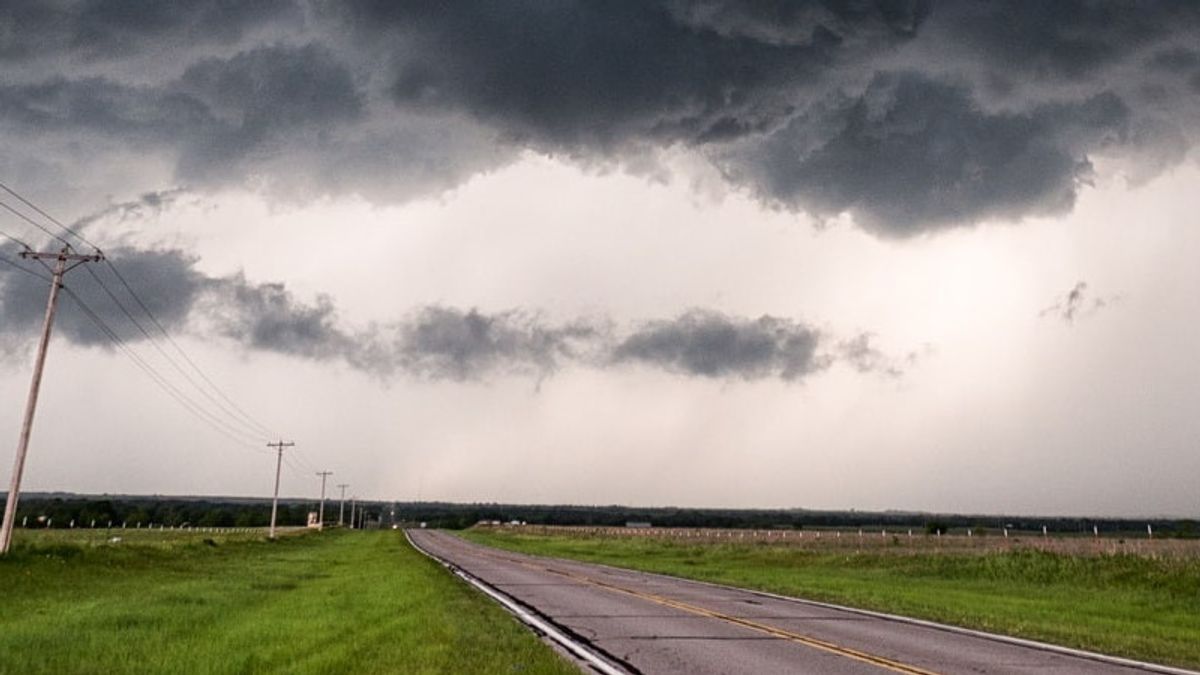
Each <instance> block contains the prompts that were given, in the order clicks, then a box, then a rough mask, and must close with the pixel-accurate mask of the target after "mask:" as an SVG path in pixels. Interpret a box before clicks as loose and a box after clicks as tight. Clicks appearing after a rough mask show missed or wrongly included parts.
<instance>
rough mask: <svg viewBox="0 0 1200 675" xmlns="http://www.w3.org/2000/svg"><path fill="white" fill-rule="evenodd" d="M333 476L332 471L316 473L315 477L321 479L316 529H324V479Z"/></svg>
mask: <svg viewBox="0 0 1200 675" xmlns="http://www.w3.org/2000/svg"><path fill="white" fill-rule="evenodd" d="M332 474H333V472H332V471H318V472H317V475H318V476H320V477H321V508H320V509H319V511H318V515H317V527H319V528H320V529H322V530H323V529H325V479H326V478H328V477H329V476H331V475H332Z"/></svg>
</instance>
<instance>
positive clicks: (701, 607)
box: [409, 530, 1186, 675]
mask: <svg viewBox="0 0 1200 675" xmlns="http://www.w3.org/2000/svg"><path fill="white" fill-rule="evenodd" d="M409 536H410V537H411V539H412V541H413V543H415V544H416V545H417V546H418V547H419V548H421V549H423V550H425V551H426V552H427V553H429V554H431V555H433V556H434V557H436V558H438V559H440V560H442V561H444V562H447V563H449V564H451V565H453V566H455V567H457V568H459V569H461V570H463V571H465V572H466V573H468V574H469V575H471V576H474V577H475V578H477V579H478V580H480V581H482V582H484V583H485V584H486V585H489V586H491V587H492V588H494V589H496V590H498V591H500V592H501V593H502V594H504V595H507V596H508V597H509V598H511V599H513V600H515V601H516V602H517V603H518V604H520V605H522V606H524V608H526V609H527V610H530V611H532V612H533V613H535V614H537V615H539V616H540V618H542V619H544V620H546V621H548V622H549V623H550V624H552V625H553V626H557V627H558V628H560V629H563V630H564V632H567V633H569V634H571V635H572V636H574V637H575V638H577V639H579V640H581V641H583V642H584V643H586V644H587V645H589V646H590V647H591V648H592V649H593V650H594V651H597V652H599V653H600V654H601V655H603V656H605V657H606V658H607V659H608V660H609V661H610V662H611V663H613V664H614V665H616V666H617V667H618V668H620V669H623V670H625V671H627V672H630V673H644V674H646V675H652V674H659V673H664V674H665V673H686V674H687V675H705V674H708V673H714V674H715V673H754V674H755V675H769V674H771V673H823V674H824V673H828V674H831V675H841V674H850V673H855V674H857V673H869V674H872V675H876V674H879V673H889V672H892V673H897V672H899V673H910V674H913V675H917V674H922V675H928V674H929V673H946V674H951V673H1038V674H1042V675H1065V674H1067V673H1095V674H1098V675H1115V674H1117V673H1123V674H1126V675H1135V674H1141V675H1144V674H1145V673H1146V672H1147V670H1145V669H1142V668H1139V667H1136V666H1132V665H1124V664H1113V663H1105V662H1102V661H1098V660H1094V659H1090V658H1087V657H1084V656H1074V655H1068V654H1062V653H1055V652H1051V651H1046V650H1044V649H1038V648H1034V647H1029V646H1021V645H1015V644H1009V643H1005V642H1001V641H998V640H994V639H989V638H986V637H980V636H973V635H964V634H961V633H956V632H952V631H947V630H942V629H938V628H935V627H929V626H920V625H914V624H911V623H906V622H903V621H896V620H890V619H887V618H881V617H875V616H868V615H864V614H860V613H856V612H852V611H847V610H843V609H836V608H829V607H822V606H816V605H811V604H807V603H804V602H797V601H794V600H788V599H783V598H770V597H766V596H764V595H761V594H756V593H752V592H750V591H742V590H737V589H731V588H723V587H718V586H712V585H709V584H702V583H698V582H692V581H684V580H680V579H673V578H667V577H662V576H657V575H650V574H643V573H640V572H634V571H629V570H620V569H616V568H611V567H605V566H600V565H590V564H587V563H580V562H574V561H567V560H560V559H555V558H542V557H536V556H528V555H522V554H519V553H511V552H508V551H501V550H499V549H494V548H489V547H486V546H480V545H478V544H474V543H471V542H468V541H465V540H463V539H460V538H459V537H456V536H453V535H451V534H448V533H445V532H439V531H435V530H411V531H410V532H409ZM1162 672H1170V671H1169V670H1164V671H1162ZM1175 672H1186V671H1175Z"/></svg>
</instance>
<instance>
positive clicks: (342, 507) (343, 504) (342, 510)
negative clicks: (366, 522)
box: [338, 483, 350, 527]
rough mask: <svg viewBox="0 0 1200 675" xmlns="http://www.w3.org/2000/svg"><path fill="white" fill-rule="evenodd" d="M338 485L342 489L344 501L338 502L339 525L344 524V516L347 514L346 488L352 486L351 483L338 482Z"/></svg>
mask: <svg viewBox="0 0 1200 675" xmlns="http://www.w3.org/2000/svg"><path fill="white" fill-rule="evenodd" d="M338 487H339V488H341V489H342V501H341V503H340V504H338V527H341V526H342V525H343V524H344V520H343V518H342V517H343V516H344V515H346V488H348V487H350V484H349V483H338Z"/></svg>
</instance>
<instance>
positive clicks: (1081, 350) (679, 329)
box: [0, 0, 1200, 516]
mask: <svg viewBox="0 0 1200 675" xmlns="http://www.w3.org/2000/svg"><path fill="white" fill-rule="evenodd" d="M141 4H143V3H128V2H114V1H110V0H83V1H80V2H69V1H56V2H45V1H43V0H16V1H10V2H5V3H3V5H2V6H0V140H2V143H3V145H2V147H3V152H2V153H0V182H3V183H4V184H6V185H8V186H9V187H10V188H13V189H14V190H16V191H17V192H18V193H20V194H21V195H23V196H24V197H26V198H27V199H29V200H31V201H32V202H34V203H36V204H37V205H38V206H40V207H41V208H43V209H44V210H46V211H47V212H48V213H49V214H50V215H52V216H55V217H56V218H57V219H58V220H59V221H61V222H62V223H64V224H67V225H70V226H71V227H72V228H73V229H75V231H76V232H77V233H78V234H79V235H80V238H75V237H73V236H72V235H67V234H63V233H62V231H61V230H57V229H56V228H55V226H54V225H53V224H52V223H48V222H47V221H45V219H44V218H42V217H41V216H40V215H39V214H37V213H36V212H34V211H32V210H30V209H29V208H28V207H27V206H25V205H24V204H23V203H22V202H21V201H19V200H18V199H17V198H16V197H15V196H14V195H12V194H9V193H2V194H0V200H2V201H3V202H4V204H6V205H8V206H10V207H12V208H14V209H16V210H19V211H21V212H22V213H24V214H25V215H27V216H29V217H30V218H31V219H33V220H35V221H37V222H39V223H40V224H43V225H46V226H47V227H48V228H49V229H50V230H51V231H52V232H56V233H58V234H60V235H61V236H64V237H65V238H66V239H67V240H68V241H71V242H72V243H73V244H74V245H75V247H76V248H77V249H78V250H80V251H84V252H86V251H90V246H89V244H95V245H98V246H99V247H100V248H102V249H103V250H104V252H105V253H106V255H107V256H108V257H109V259H110V260H111V262H112V263H113V265H112V266H111V267H110V266H108V265H104V264H98V265H94V266H92V267H91V271H90V272H89V271H88V270H85V269H76V270H74V271H72V272H70V274H69V275H68V277H67V287H68V288H69V289H70V290H71V291H72V292H74V293H75V294H76V295H77V296H78V298H79V300H81V301H82V306H85V307H87V308H89V309H90V310H91V311H92V312H94V314H95V315H96V316H97V317H98V318H99V319H100V321H101V322H102V323H103V324H104V325H105V326H107V327H108V328H109V329H110V330H111V331H113V332H114V333H115V334H117V335H118V336H119V337H120V338H121V339H122V340H123V343H124V344H125V347H126V349H128V350H130V351H132V352H133V353H134V354H135V355H136V357H137V358H138V359H141V361H142V363H144V364H145V365H147V366H148V367H149V368H150V369H151V370H152V371H153V372H154V373H156V374H157V375H156V376H155V377H152V376H149V375H147V374H146V373H145V372H144V371H143V369H140V368H139V366H138V364H137V362H135V360H134V358H131V357H130V355H129V354H128V353H127V352H126V351H122V350H120V349H117V348H115V347H114V346H113V343H112V341H111V340H110V338H109V336H108V335H106V332H105V331H104V330H103V329H101V328H98V327H97V325H96V324H95V323H94V322H93V321H92V320H91V318H90V317H89V316H88V315H87V313H86V312H85V311H83V310H82V309H81V305H80V304H78V303H76V302H75V301H74V300H73V299H72V298H70V297H64V299H63V303H62V305H61V312H60V314H59V316H58V319H57V322H56V325H55V337H54V340H53V342H52V344H51V348H50V357H49V361H48V367H47V373H46V378H45V381H44V386H43V390H42V400H41V403H40V407H39V410H38V417H37V421H36V425H35V432H34V440H33V444H32V447H31V451H30V458H29V463H28V465H27V467H26V472H25V481H24V487H25V489H27V490H71V491H78V492H134V493H160V494H238V495H269V493H270V489H271V485H272V481H273V469H274V455H273V452H271V451H269V450H268V449H267V448H266V447H265V443H266V442H267V440H269V438H278V437H282V438H284V439H291V440H295V442H296V444H297V445H296V449H295V451H294V452H292V451H289V452H287V453H285V457H286V459H287V466H286V468H285V472H284V475H283V488H282V492H283V493H285V494H288V495H295V496H309V495H315V494H316V493H317V491H318V490H319V485H320V481H319V479H318V478H317V477H316V476H315V475H313V472H315V471H317V470H320V469H329V470H332V471H333V472H334V475H333V476H332V481H331V485H332V484H336V483H348V484H350V488H349V491H348V494H357V495H362V496H366V497H371V498H381V499H400V500H411V499H426V500H429V499H443V500H455V501H506V502H557V503H585V504H610V503H622V504H637V505H681V506H742V507H806V508H831V509H850V508H855V509H889V508H896V509H920V510H935V511H955V512H976V513H981V512H1005V513H1045V514H1097V515H1100V514H1104V515H1184V516H1196V515H1200V484H1198V483H1197V478H1196V477H1197V476H1200V414H1197V411H1198V410H1200V358H1197V356H1196V345H1197V344H1200V265H1197V261H1198V260H1200V230H1198V229H1197V227H1196V213H1197V206H1198V205H1200V204H1198V201H1197V196H1196V186H1197V185H1198V184H1200V183H1198V180H1200V163H1198V162H1197V151H1196V149H1195V145H1196V142H1197V140H1198V139H1200V51H1197V50H1196V47H1195V44H1196V39H1195V38H1196V36H1197V35H1200V5H1197V4H1196V3H1194V2H1191V1H1181V2H1165V1H1164V2H1145V3H1133V2H1083V1H1080V2H1072V1H1068V0H1063V1H1059V2H1053V3H1024V2H1013V3H1008V2H990V3H975V2H971V3H968V2H937V1H932V2H912V3H903V2H882V1H881V2H877V3H873V2H858V3H842V2H832V1H828V2H821V1H811V2H778V3H773V2H733V1H722V0H698V1H696V2H685V1H682V0H679V1H675V0H636V1H631V2H609V1H596V2H572V1H569V0H554V1H553V2H508V3H494V2H478V3H472V2H457V3H444V2H366V1H364V2H321V1H319V0H310V1H305V0H296V1H294V2H293V1H291V0H277V1H276V0H272V1H269V2H254V3H244V2H226V1H224V0H187V1H180V2H156V3H144V5H145V6H139V5H141ZM0 232H3V233H4V234H5V235H7V236H9V237H10V238H7V239H6V238H4V237H2V236H0V258H3V259H5V260H8V261H18V257H17V256H18V253H19V251H20V250H21V248H22V243H18V242H17V241H15V240H20V242H24V243H28V244H30V245H31V246H32V247H34V248H40V249H47V248H52V247H54V246H56V245H57V246H60V247H61V243H59V242H56V241H55V240H53V239H51V238H50V237H49V236H47V235H46V234H45V233H43V232H41V231H39V230H37V229H34V227H33V226H32V225H30V224H29V223H28V222H26V221H24V220H22V219H20V218H19V217H17V216H15V215H13V214H12V213H10V212H8V211H3V212H0ZM14 239H15V240H14ZM85 242H86V243H85ZM26 267H27V269H29V270H32V271H35V272H39V273H40V272H44V270H41V268H39V267H37V266H30V265H26ZM118 275H119V276H118ZM125 283H128V285H129V287H130V288H132V290H133V291H134V293H136V294H137V297H136V298H134V297H133V296H132V295H130V294H129V293H128V291H127V289H126V288H125ZM47 289H48V285H47V283H46V282H45V281H44V280H42V279H40V278H38V277H36V276H34V275H32V274H25V273H22V272H20V271H17V270H15V269H14V268H13V267H11V266H9V265H0V413H2V414H0V442H7V443H9V444H10V447H14V448H15V446H16V441H17V435H18V430H19V425H20V419H21V410H22V406H23V405H24V400H25V393H26V391H27V388H28V384H29V375H30V371H31V363H32V354H33V349H34V347H35V345H36V340H37V334H38V330H39V328H40V324H41V320H42V312H43V310H44V306H45V298H46V293H47ZM106 289H107V290H106ZM109 291H111V292H112V293H113V295H114V296H116V297H117V299H119V300H121V302H122V303H123V305H124V310H123V309H122V308H121V307H118V306H117V304H116V303H114V302H113V299H112V298H111V297H110V296H109V295H108V292H109ZM139 301H140V302H141V303H142V304H144V305H145V309H147V310H149V313H150V314H151V315H153V318H150V317H149V316H148V315H147V314H146V313H145V312H143V311H142V310H143V308H142V307H141V306H140V305H139V304H138V303H139ZM125 311H129V312H130V314H131V315H132V317H133V318H135V319H138V323H139V324H140V326H141V328H139V327H138V326H136V325H134V323H132V322H131V320H130V317H129V316H126V314H125ZM156 324H157V325H161V326H162V327H163V328H164V329H165V330H166V331H167V332H168V333H169V334H170V335H171V337H172V339H173V340H174V343H172V342H170V341H168V340H166V339H164V338H162V336H161V334H160V333H159V332H158V330H157V325H156ZM142 329H145V330H146V332H145V333H143V332H141V331H142ZM147 334H149V335H150V336H153V337H155V338H156V339H155V340H153V341H152V340H149V339H147V337H146V336H147ZM176 345H178V346H179V347H181V348H182V351H183V352H184V353H186V358H184V357H183V356H181V354H180V353H179V351H177V350H176V348H175V347H176ZM166 356H171V357H172V358H171V360H169V361H168V360H167V359H166V358H165V357H166ZM189 360H190V362H191V363H194V364H196V365H197V366H198V367H199V372H197V371H195V370H193V369H192V367H191V363H189ZM208 381H211V383H214V384H215V385H216V387H217V388H218V389H219V391H217V390H215V389H213V388H212V387H210V386H209V382H208ZM181 397H182V398H184V400H185V401H186V402H187V405H186V406H185V405H182V404H181V403H180V402H179V401H178V400H177V399H178V398H181ZM226 397H227V398H226ZM4 411H7V412H4ZM198 411H202V412H198ZM247 418H249V419H247ZM2 447H3V446H2V445H0V448H2ZM10 461H11V455H7V456H6V455H0V478H2V479H3V481H4V484H5V485H6V484H7V480H8V476H9V474H8V473H7V472H8V470H9V466H10V464H9V463H10ZM331 492H334V490H333V488H332V487H331Z"/></svg>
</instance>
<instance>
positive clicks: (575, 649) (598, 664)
mask: <svg viewBox="0 0 1200 675" xmlns="http://www.w3.org/2000/svg"><path fill="white" fill-rule="evenodd" d="M404 538H405V539H407V540H408V544H409V546H412V547H413V548H415V549H416V550H417V551H419V552H421V554H423V555H424V556H425V557H427V558H429V559H430V560H433V561H434V562H436V563H438V564H440V565H442V566H443V567H445V568H446V569H448V570H450V571H451V572H453V573H454V574H455V575H456V576H458V577H459V578H461V579H462V580H463V581H466V582H467V583H468V584H471V585H472V586H474V587H475V588H477V589H479V590H480V591H481V592H482V593H484V594H485V595H487V596H488V597H490V598H491V599H493V600H495V601H496V602H498V603H499V604H500V605H501V606H502V607H504V608H505V609H507V610H508V611H509V612H512V613H513V614H514V615H516V617H517V618H518V619H520V620H521V621H522V622H523V623H525V624H526V625H528V626H530V627H532V628H534V629H536V630H538V631H541V632H542V633H543V634H545V635H546V637H548V638H550V639H551V640H554V641H555V642H557V643H558V644H559V645H561V646H562V647H563V648H564V649H566V650H567V651H569V652H571V653H572V654H574V655H575V656H576V657H578V658H580V659H582V660H583V661H586V662H587V663H588V665H590V666H592V667H593V668H595V669H596V670H598V671H600V672H602V673H604V674H605V675H628V673H627V672H626V671H624V670H620V669H617V668H614V667H613V666H612V665H611V664H610V663H609V662H608V661H605V660H604V659H602V658H600V656H598V655H596V654H595V653H594V652H592V650H590V649H588V648H587V647H585V646H583V645H582V644H580V643H579V641H577V640H574V639H572V638H571V637H570V636H569V635H567V634H566V633H563V632H562V631H560V630H558V629H557V628H555V627H554V626H552V625H550V624H549V623H546V622H545V621H543V620H541V619H540V618H538V617H537V616H534V615H533V614H531V613H529V612H528V611H527V610H526V609H525V608H524V607H521V606H520V605H518V604H517V603H515V602H513V601H512V600H510V599H509V598H508V596H506V595H504V594H503V593H501V592H500V591H498V590H496V589H494V588H492V587H491V586H489V585H488V584H486V583H485V582H483V581H481V580H480V579H478V578H476V577H475V576H474V575H472V574H470V573H468V572H466V571H465V570H463V569H461V568H459V567H458V566H457V565H454V564H452V563H449V562H447V561H445V560H443V559H441V558H439V557H438V556H436V555H433V554H432V553H430V552H429V551H426V550H425V549H423V548H421V547H420V546H418V545H417V543H416V542H415V541H413V540H412V537H411V536H409V534H408V530H405V531H404Z"/></svg>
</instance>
